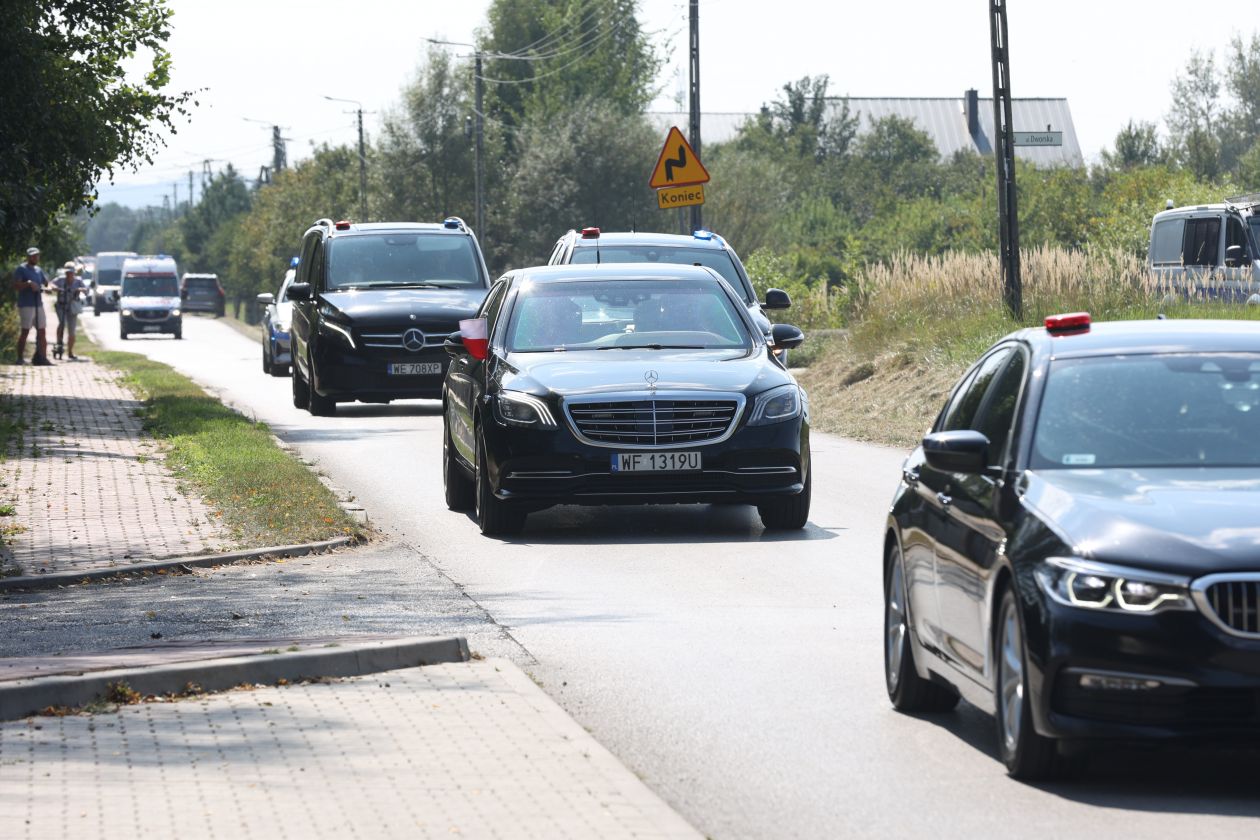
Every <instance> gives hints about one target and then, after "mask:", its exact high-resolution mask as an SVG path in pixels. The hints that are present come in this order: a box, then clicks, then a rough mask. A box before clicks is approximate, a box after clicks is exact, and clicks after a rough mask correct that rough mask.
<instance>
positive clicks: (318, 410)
mask: <svg viewBox="0 0 1260 840" xmlns="http://www.w3.org/2000/svg"><path fill="white" fill-rule="evenodd" d="M306 369H307V370H309V371H310V372H311V379H310V380H308V381H307V383H306V397H307V399H306V410H307V411H309V412H310V413H311V416H313V417H332V416H333V415H334V414H336V413H337V401H336V400H334V399H333V398H332V397H325V396H323V395H322V394H320V393H319V392H318V391H316V390H315V382H314V379H315V365H314V363H312V362H311V361H310V359H309V358H308V359H307V362H306Z"/></svg>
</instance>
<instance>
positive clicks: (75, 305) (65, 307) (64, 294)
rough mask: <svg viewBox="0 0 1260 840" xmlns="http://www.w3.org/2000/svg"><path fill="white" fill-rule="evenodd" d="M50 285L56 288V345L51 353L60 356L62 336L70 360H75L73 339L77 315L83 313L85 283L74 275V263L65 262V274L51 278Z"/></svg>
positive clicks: (75, 332)
mask: <svg viewBox="0 0 1260 840" xmlns="http://www.w3.org/2000/svg"><path fill="white" fill-rule="evenodd" d="M52 287H53V288H54V289H56V290H57V303H56V306H55V307H54V308H55V309H56V310H57V347H56V349H55V350H54V351H53V355H54V356H56V357H57V358H58V359H60V358H61V339H62V337H63V336H64V337H65V339H66V353H67V355H69V357H70V361H72V362H77V361H78V360H79V357H78V356H76V355H74V339H75V335H76V334H77V333H78V327H79V315H81V314H82V313H83V299H82V295H83V293H84V292H86V291H87V285H86V284H85V283H84V282H83V280H81V279H80V278H79V277H78V276H76V274H75V271H74V263H67V264H66V273H65V276H64V277H58V278H56V279H55V280H53V281H52Z"/></svg>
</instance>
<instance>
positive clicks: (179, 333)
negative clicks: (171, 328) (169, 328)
mask: <svg viewBox="0 0 1260 840" xmlns="http://www.w3.org/2000/svg"><path fill="white" fill-rule="evenodd" d="M175 340H176V341H183V340H184V327H183V325H182V324H181V325H180V326H179V327H177V328H176V329H175Z"/></svg>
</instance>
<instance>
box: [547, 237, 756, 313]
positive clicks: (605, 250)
mask: <svg viewBox="0 0 1260 840" xmlns="http://www.w3.org/2000/svg"><path fill="white" fill-rule="evenodd" d="M570 262H572V263H573V264H574V265H595V264H596V263H599V264H601V265H602V264H604V263H665V264H666V265H702V266H704V267H705V268H711V269H713V270H714V271H716V272H717V273H718V274H719V275H720V276H721V277H722V279H723V280H725V281H726V282H727V283H730V284H731V288H732V289H734V290H735V293H736V294H738V295H739V296H740V297H743V298H745V301H747V290H746V289H745V288H744V281H743V280H741V279H740V276H739V272H738V271H737V270H736V269H735V261H734V260H732V259H731V255H730V254H729V253H727V252H726V251H717V250H714V249H712V248H686V247H681V246H675V245H607V246H606V245H585V246H582V247H578V248H574V249H573V257H572V258H571V259H570Z"/></svg>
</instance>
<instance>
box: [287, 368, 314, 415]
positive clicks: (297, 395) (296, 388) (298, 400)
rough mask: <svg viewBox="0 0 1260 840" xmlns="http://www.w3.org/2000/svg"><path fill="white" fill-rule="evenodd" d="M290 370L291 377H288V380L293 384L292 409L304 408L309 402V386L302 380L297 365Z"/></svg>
mask: <svg viewBox="0 0 1260 840" xmlns="http://www.w3.org/2000/svg"><path fill="white" fill-rule="evenodd" d="M292 369H293V376H292V377H290V380H291V382H292V384H293V407H294V408H306V405H307V403H308V402H309V401H310V390H311V389H310V386H309V385H307V384H306V380H305V379H303V378H302V373H301V371H299V370H298V366H297V365H293V366H292Z"/></svg>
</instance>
